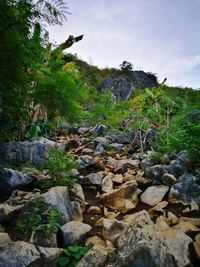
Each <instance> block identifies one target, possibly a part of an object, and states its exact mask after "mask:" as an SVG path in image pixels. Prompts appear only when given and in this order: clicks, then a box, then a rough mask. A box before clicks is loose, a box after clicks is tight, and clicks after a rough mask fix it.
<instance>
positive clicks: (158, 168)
mask: <svg viewBox="0 0 200 267" xmlns="http://www.w3.org/2000/svg"><path fill="white" fill-rule="evenodd" d="M185 172H186V169H185V167H184V166H183V165H180V164H176V163H173V164H170V165H154V166H151V167H147V168H146V169H145V176H146V177H147V178H150V179H152V180H153V181H154V182H155V183H159V184H162V183H164V184H166V185H169V186H171V184H173V183H174V182H175V179H176V178H178V177H179V176H181V175H183V174H184V173H185ZM166 174H169V175H172V176H170V177H169V176H168V177H167V179H166ZM173 176H174V178H173Z"/></svg>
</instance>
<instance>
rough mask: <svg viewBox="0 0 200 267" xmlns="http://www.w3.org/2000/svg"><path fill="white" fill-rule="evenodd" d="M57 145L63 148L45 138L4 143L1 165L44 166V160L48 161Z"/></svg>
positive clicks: (0, 147) (0, 146)
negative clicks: (51, 151)
mask: <svg viewBox="0 0 200 267" xmlns="http://www.w3.org/2000/svg"><path fill="white" fill-rule="evenodd" d="M56 145H57V146H58V147H59V148H62V147H63V146H62V145H61V144H59V143H55V142H54V141H51V140H49V139H46V138H43V137H41V138H39V139H34V140H29V141H23V142H14V143H2V144H1V145H0V155H1V158H0V164H3V163H8V164H14V165H22V164H25V163H30V164H35V165H39V166H44V159H48V157H49V152H50V150H51V148H53V147H55V146H56ZM63 148H64V147H63Z"/></svg>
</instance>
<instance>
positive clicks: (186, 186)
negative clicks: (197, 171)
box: [169, 173, 200, 204]
mask: <svg viewBox="0 0 200 267" xmlns="http://www.w3.org/2000/svg"><path fill="white" fill-rule="evenodd" d="M199 192H200V185H199V184H198V183H197V182H196V178H195V177H194V176H193V175H191V174H189V173H185V174H184V175H182V176H181V177H179V179H178V181H177V183H176V184H174V185H173V186H172V187H171V190H170V193H169V202H171V203H177V202H181V203H185V204H190V203H191V202H192V201H193V200H194V201H196V202H199V201H200V194H199Z"/></svg>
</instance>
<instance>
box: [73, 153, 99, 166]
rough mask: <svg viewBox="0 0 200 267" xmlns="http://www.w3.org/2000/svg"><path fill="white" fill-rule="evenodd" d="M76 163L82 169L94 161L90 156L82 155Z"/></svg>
mask: <svg viewBox="0 0 200 267" xmlns="http://www.w3.org/2000/svg"><path fill="white" fill-rule="evenodd" d="M76 163H78V164H80V165H81V166H83V167H87V166H89V165H91V164H95V160H94V159H93V157H92V156H89V155H83V156H81V157H80V158H79V159H78V160H77V161H76Z"/></svg>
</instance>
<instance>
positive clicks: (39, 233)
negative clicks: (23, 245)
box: [30, 224, 57, 248]
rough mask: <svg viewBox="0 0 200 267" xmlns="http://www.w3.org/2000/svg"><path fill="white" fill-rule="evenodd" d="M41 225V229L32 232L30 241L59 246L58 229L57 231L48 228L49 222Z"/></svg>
mask: <svg viewBox="0 0 200 267" xmlns="http://www.w3.org/2000/svg"><path fill="white" fill-rule="evenodd" d="M41 226H42V228H41V227H39V228H40V230H38V229H36V230H35V231H33V232H32V235H31V238H30V243H32V244H34V245H37V246H41V247H52V248H55V247H57V238H56V234H57V231H56V232H55V231H49V230H48V227H49V225H47V224H43V225H41ZM45 227H46V228H45ZM45 231H48V232H45Z"/></svg>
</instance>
